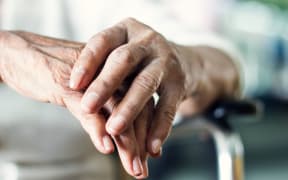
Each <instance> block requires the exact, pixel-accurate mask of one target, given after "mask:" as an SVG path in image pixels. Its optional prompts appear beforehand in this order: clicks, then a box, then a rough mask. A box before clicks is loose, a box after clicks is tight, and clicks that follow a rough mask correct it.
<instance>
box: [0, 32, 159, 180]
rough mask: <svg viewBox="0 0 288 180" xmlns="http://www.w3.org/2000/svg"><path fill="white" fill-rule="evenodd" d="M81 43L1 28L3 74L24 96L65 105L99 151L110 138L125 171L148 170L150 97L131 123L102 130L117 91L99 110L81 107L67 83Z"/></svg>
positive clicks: (141, 175)
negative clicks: (116, 130) (120, 128)
mask: <svg viewBox="0 0 288 180" xmlns="http://www.w3.org/2000/svg"><path fill="white" fill-rule="evenodd" d="M83 46H84V44H82V43H76V42H70V41H64V40H59V39H52V38H48V37H44V36H39V35H36V34H32V33H27V32H1V34H0V47H1V57H0V69H1V71H0V73H1V78H2V80H3V81H4V83H6V84H7V85H9V86H10V87H12V88H13V89H15V90H16V91H17V92H18V93H20V94H22V95H24V96H28V97H31V98H33V99H35V100H38V101H42V102H49V103H52V104H56V105H60V106H64V107H66V108H67V109H68V110H69V111H71V113H72V114H73V115H74V116H75V117H76V118H77V119H79V120H80V123H81V125H82V126H83V128H84V129H85V130H86V132H87V133H88V134H89V136H90V138H91V140H92V142H93V143H94V145H95V147H96V148H97V149H98V150H99V151H100V152H102V153H105V154H108V153H112V152H113V151H114V145H113V143H112V139H113V140H114V142H115V144H116V146H117V149H118V153H119V156H120V158H121V160H122V163H123V166H124V168H125V169H126V171H127V172H128V173H129V174H130V175H132V176H135V177H137V178H144V177H146V176H147V175H148V170H147V157H148V156H147V152H146V147H145V144H146V143H145V142H146V132H147V130H148V120H149V118H150V117H149V115H150V114H149V113H150V112H151V109H152V108H153V102H152V100H150V103H148V104H147V105H146V106H145V108H144V109H143V111H142V112H141V113H140V114H141V115H140V116H139V117H138V118H137V119H138V120H136V121H135V123H134V124H133V125H131V127H129V128H128V129H127V130H126V131H125V132H123V133H122V134H120V135H118V136H112V137H111V136H110V135H109V134H108V133H107V132H106V130H105V124H106V120H107V119H106V117H107V116H109V115H110V114H111V113H112V110H113V107H114V106H115V104H116V103H117V102H118V101H119V100H120V99H121V96H117V95H115V96H112V97H111V98H110V100H109V101H108V102H107V103H106V105H105V106H104V107H103V108H102V111H101V112H96V113H86V112H83V111H82V110H81V108H80V102H81V98H82V96H83V93H82V92H79V91H73V90H71V89H70V88H69V87H68V84H69V78H70V74H71V70H72V67H73V65H74V63H75V61H76V60H77V58H78V56H79V54H80V51H81V49H82V48H83ZM122 89H123V88H122ZM124 89H125V88H124ZM104 112H105V113H104ZM140 127H141V128H140ZM136 163H140V165H141V166H142V167H141V166H138V168H141V169H140V170H139V169H138V170H137V169H136V170H135V169H133V165H134V164H136ZM137 171H138V172H137Z"/></svg>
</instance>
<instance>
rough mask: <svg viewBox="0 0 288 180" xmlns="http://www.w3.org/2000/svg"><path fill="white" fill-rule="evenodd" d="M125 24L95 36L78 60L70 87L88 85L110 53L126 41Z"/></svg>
mask: <svg viewBox="0 0 288 180" xmlns="http://www.w3.org/2000/svg"><path fill="white" fill-rule="evenodd" d="M125 41H126V30H125V28H124V26H120V25H117V26H114V27H111V28H108V29H106V30H104V31H102V32H100V33H98V34H96V35H95V36H93V37H92V38H91V39H90V40H89V41H88V43H87V44H86V46H85V47H84V49H83V50H82V52H81V54H80V57H79V59H78V60H77V61H76V63H75V65H74V67H73V70H72V73H71V76H70V88H72V89H74V90H79V89H82V88H84V87H86V86H87V85H88V84H89V83H90V81H91V80H92V79H93V77H94V76H95V74H96V72H97V70H98V68H99V67H100V66H101V65H102V63H103V62H104V61H105V59H106V57H107V56H108V54H109V53H110V52H111V51H112V50H113V49H115V48H116V47H118V46H120V45H121V44H123V43H125Z"/></svg>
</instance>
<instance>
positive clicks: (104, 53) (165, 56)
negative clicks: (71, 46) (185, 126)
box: [70, 18, 186, 155]
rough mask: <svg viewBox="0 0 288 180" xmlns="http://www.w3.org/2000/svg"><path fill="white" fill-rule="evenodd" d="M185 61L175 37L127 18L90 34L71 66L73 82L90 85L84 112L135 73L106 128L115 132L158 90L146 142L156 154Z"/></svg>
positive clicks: (181, 88)
mask: <svg viewBox="0 0 288 180" xmlns="http://www.w3.org/2000/svg"><path fill="white" fill-rule="evenodd" d="M102 66H103V68H102ZM182 66H183V63H182V62H181V59H179V56H178V55H177V50H176V48H175V47H174V45H173V44H172V43H170V42H168V41H167V40H166V39H165V38H164V37H163V36H161V35H160V34H159V33H157V32H156V31H154V30H153V29H151V28H150V27H148V26H146V25H144V24H142V23H140V22H138V21H136V20H134V19H130V18H129V19H126V20H124V21H122V22H121V23H119V24H117V25H115V26H113V27H111V28H108V29H106V30H104V31H102V32H100V33H98V34H96V35H95V36H93V37H92V38H91V39H90V40H89V42H88V43H87V44H86V46H85V48H84V49H83V50H82V52H81V55H80V57H79V59H78V61H77V62H76V63H75V65H74V67H73V70H72V73H71V79H70V87H71V88H73V89H74V90H81V89H86V87H87V86H88V85H89V87H88V89H87V90H86V92H85V94H84V96H83V98H82V102H81V104H82V108H83V110H84V111H85V112H88V113H93V112H98V111H99V109H101V108H102V107H103V105H104V104H105V102H106V101H107V100H108V99H109V98H110V97H111V96H112V95H113V94H114V93H115V92H116V91H117V89H118V88H119V86H120V85H121V84H123V82H124V81H125V80H127V79H132V82H131V85H130V86H129V90H128V91H127V93H126V95H125V96H124V98H123V99H122V101H121V102H120V103H119V105H118V106H117V107H115V110H113V113H112V114H111V116H110V117H109V119H108V122H107V125H106V129H107V131H108V132H109V133H110V134H112V135H118V134H120V133H122V132H123V131H125V130H126V129H127V128H128V127H130V126H131V124H133V122H134V120H135V119H136V117H137V116H139V113H140V112H141V111H142V109H143V107H144V106H145V105H146V104H147V102H148V100H149V99H150V98H151V97H152V95H153V94H154V93H156V92H157V93H158V94H159V96H160V99H159V102H158V103H157V105H156V107H155V114H153V121H151V125H150V132H149V136H148V143H147V144H148V147H147V148H148V150H149V152H150V154H151V155H157V154H159V152H160V151H161V146H162V143H163V142H164V141H165V139H166V137H167V136H168V134H169V132H170V129H171V126H172V121H173V119H174V115H175V112H176V109H177V107H178V105H179V104H180V102H181V101H182V100H183V98H184V97H185V78H186V77H185V73H184V71H183V67H182ZM95 76H96V79H95V80H94V77H95ZM151 113H153V112H151Z"/></svg>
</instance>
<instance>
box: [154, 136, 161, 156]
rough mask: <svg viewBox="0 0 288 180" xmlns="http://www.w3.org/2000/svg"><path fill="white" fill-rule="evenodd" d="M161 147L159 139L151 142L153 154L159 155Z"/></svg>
mask: <svg viewBox="0 0 288 180" xmlns="http://www.w3.org/2000/svg"><path fill="white" fill-rule="evenodd" d="M161 145H162V142H161V140H160V139H154V140H153V141H152V151H153V153H154V154H157V153H159V151H160V149H161Z"/></svg>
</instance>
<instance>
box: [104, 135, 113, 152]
mask: <svg viewBox="0 0 288 180" xmlns="http://www.w3.org/2000/svg"><path fill="white" fill-rule="evenodd" d="M103 145H104V149H105V150H106V151H107V152H110V151H112V147H111V146H112V142H111V139H110V137H109V136H107V135H106V136H104V137H103Z"/></svg>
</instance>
